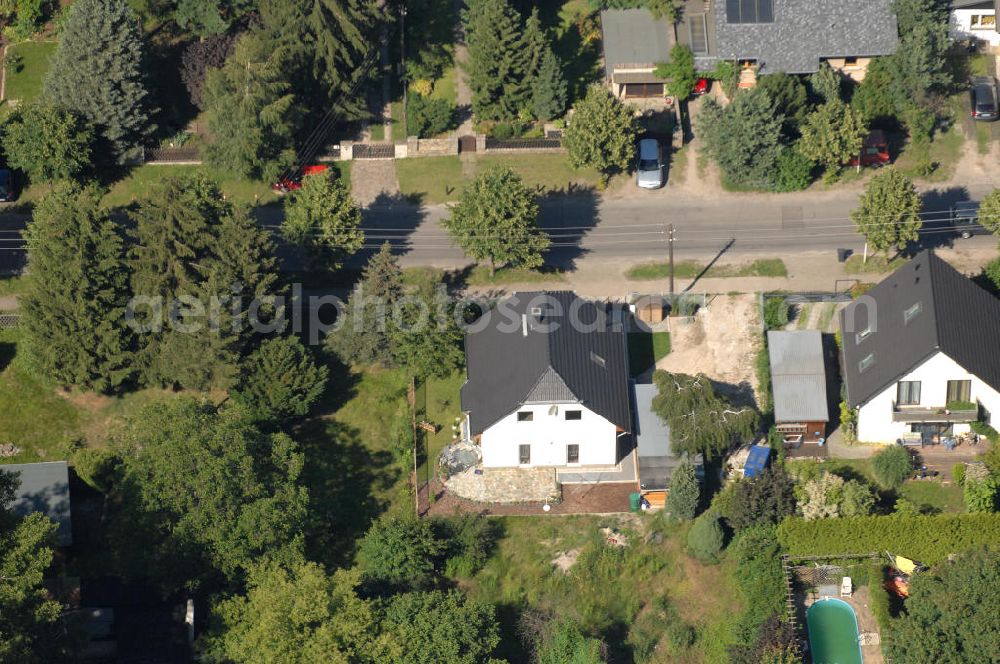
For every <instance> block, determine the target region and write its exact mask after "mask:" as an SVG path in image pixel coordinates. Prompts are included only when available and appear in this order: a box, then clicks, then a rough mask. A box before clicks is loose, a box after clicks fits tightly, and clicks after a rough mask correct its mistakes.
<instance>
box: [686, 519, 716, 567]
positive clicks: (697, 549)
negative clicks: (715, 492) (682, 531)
mask: <svg viewBox="0 0 1000 664" xmlns="http://www.w3.org/2000/svg"><path fill="white" fill-rule="evenodd" d="M724 540H725V535H724V534H723V532H722V523H721V521H720V520H719V517H718V515H716V514H713V513H711V512H706V513H705V514H702V515H701V516H699V517H698V518H697V519H695V520H694V525H693V526H692V527H691V531H690V532H689V533H688V538H687V546H688V553H690V554H691V555H692V556H694V557H695V558H697V559H698V560H700V561H701V562H703V563H710V564H714V563H717V562H719V554H720V553H721V552H722V544H723V542H724Z"/></svg>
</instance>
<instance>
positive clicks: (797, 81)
mask: <svg viewBox="0 0 1000 664" xmlns="http://www.w3.org/2000/svg"><path fill="white" fill-rule="evenodd" d="M757 87H758V88H760V89H761V90H763V91H764V92H766V93H767V94H768V96H769V97H771V100H772V101H773V102H774V107H775V108H776V109H777V111H778V112H779V113H780V114H782V115H784V116H785V124H784V126H783V127H782V130H783V132H784V134H785V136H786V137H795V136H797V135H798V133H799V127H800V126H801V125H802V123H803V122H805V120H806V117H807V116H808V115H809V111H810V110H811V109H812V105H811V104H810V103H809V91H808V90H807V89H806V86H805V84H804V83H803V82H802V78H801V77H799V76H793V75H791V74H786V73H784V72H778V73H775V74H766V75H764V76H761V77H760V78H758V79H757Z"/></svg>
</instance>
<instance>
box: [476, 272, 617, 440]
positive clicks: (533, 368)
mask: <svg viewBox="0 0 1000 664" xmlns="http://www.w3.org/2000/svg"><path fill="white" fill-rule="evenodd" d="M612 313H614V312H609V311H608V310H607V309H605V308H604V307H600V308H599V307H598V306H597V305H595V304H594V303H593V302H589V301H587V300H582V299H580V298H578V297H577V296H576V295H574V294H573V293H570V292H567V291H556V292H532V293H515V294H514V295H512V296H511V297H509V298H507V299H506V300H503V301H501V302H500V303H499V304H498V306H497V307H496V308H494V309H491V310H490V311H489V312H488V314H484V315H489V319H488V322H487V323H486V325H485V327H484V328H483V329H479V330H476V331H473V330H470V331H469V332H468V333H466V335H465V358H466V366H467V370H468V380H467V381H466V382H465V385H463V386H462V410H464V411H466V412H468V413H469V420H470V424H471V427H472V432H473V434H479V433H482V432H483V431H484V430H485V429H487V428H489V427H490V426H492V425H493V424H495V423H496V422H497V421H499V420H500V419H502V418H503V417H505V416H507V415H509V414H510V413H512V412H513V411H514V410H516V409H517V407H518V406H520V405H521V404H524V403H551V402H571V403H581V404H583V405H585V406H586V407H587V408H589V409H590V410H592V411H594V412H595V413H597V414H598V415H601V416H602V417H604V418H606V419H607V420H608V421H610V422H612V423H613V424H615V425H616V426H618V427H620V428H621V429H623V430H625V431H630V430H631V428H632V427H631V419H630V413H629V394H628V364H627V362H626V358H625V334H624V331H623V327H622V324H621V322H620V321H618V320H615V318H614V316H612ZM576 321H579V323H580V324H577V325H574V324H572V323H573V322H576Z"/></svg>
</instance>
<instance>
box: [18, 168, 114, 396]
mask: <svg viewBox="0 0 1000 664" xmlns="http://www.w3.org/2000/svg"><path fill="white" fill-rule="evenodd" d="M102 193H103V192H101V191H100V190H98V189H97V188H96V187H93V186H92V187H87V188H84V189H81V188H80V187H79V186H77V185H71V184H63V185H60V186H57V187H56V188H55V190H54V191H52V192H51V193H49V194H48V195H47V196H45V197H43V198H42V200H41V201H40V202H39V203H38V205H37V206H36V207H35V211H34V214H33V215H32V220H31V222H30V223H29V224H28V228H27V230H26V231H25V237H26V239H27V243H28V266H29V270H30V277H29V278H28V284H29V288H28V292H27V293H26V294H25V295H24V297H23V298H22V301H21V309H22V327H23V330H24V334H25V345H26V347H27V349H28V351H29V355H30V356H31V357H32V359H33V360H34V362H35V363H36V365H37V366H38V367H39V369H40V370H41V371H42V373H44V374H45V375H46V376H48V377H50V378H52V379H54V380H56V381H58V382H59V383H62V384H64V385H73V386H77V387H80V388H82V389H85V390H94V391H97V392H112V391H115V390H117V389H120V388H121V387H122V386H123V385H124V384H125V383H126V382H127V381H128V380H129V379H130V378H131V377H132V376H133V372H134V369H133V362H134V358H133V350H132V341H133V339H132V337H131V335H130V333H129V330H128V328H127V324H126V320H125V312H126V306H127V304H128V299H129V284H128V273H127V271H126V269H125V255H124V239H123V237H122V231H121V229H120V227H119V226H118V225H117V224H116V223H115V222H114V221H112V220H111V218H110V216H109V215H108V212H107V211H106V210H104V209H102V208H101V196H102Z"/></svg>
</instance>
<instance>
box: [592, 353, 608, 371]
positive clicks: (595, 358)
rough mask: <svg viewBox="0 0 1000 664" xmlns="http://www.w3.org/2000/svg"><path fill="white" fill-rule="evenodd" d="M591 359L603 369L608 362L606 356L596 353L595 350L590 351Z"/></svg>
mask: <svg viewBox="0 0 1000 664" xmlns="http://www.w3.org/2000/svg"><path fill="white" fill-rule="evenodd" d="M590 361H591V362H593V363H594V364H596V365H597V366H599V367H601V368H602V369H603V368H604V367H606V366H607V362H605V361H604V358H603V357H601V356H600V355H598V354H597V353H595V352H594V351H590Z"/></svg>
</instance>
